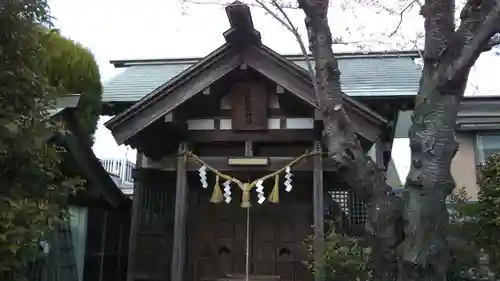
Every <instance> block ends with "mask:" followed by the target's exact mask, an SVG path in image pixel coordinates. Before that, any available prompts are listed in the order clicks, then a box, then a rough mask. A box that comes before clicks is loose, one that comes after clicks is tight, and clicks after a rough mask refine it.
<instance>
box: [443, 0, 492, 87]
mask: <svg viewBox="0 0 500 281" xmlns="http://www.w3.org/2000/svg"><path fill="white" fill-rule="evenodd" d="M492 1H493V0H492ZM475 13H478V11H475ZM483 13H484V11H483ZM472 16H477V14H473V15H472ZM473 21H475V23H476V24H473V23H471V22H473ZM477 22H479V23H477ZM459 30H460V31H461V33H459V34H458V35H461V37H459V38H458V39H457V40H460V39H462V40H464V42H465V45H464V46H463V48H462V51H461V53H460V54H459V56H458V58H457V59H456V60H455V62H454V63H453V65H452V67H450V68H449V69H448V73H447V79H448V81H451V80H455V79H457V78H458V77H457V75H458V74H461V73H464V72H465V71H466V70H467V69H469V68H470V67H471V66H472V65H473V64H474V62H475V61H476V59H477V58H478V57H479V55H480V54H481V52H483V51H484V50H486V49H487V47H488V45H489V43H492V44H494V43H495V42H497V41H498V38H497V37H496V36H494V35H495V34H496V33H497V32H499V31H500V1H494V5H493V6H492V7H491V9H490V10H489V12H488V13H487V15H486V16H485V17H484V20H480V19H467V20H465V21H464V23H463V24H462V25H461V27H460V28H459ZM459 30H457V32H458V31H459ZM493 37H495V39H494V40H493V41H492V42H490V39H493Z"/></svg>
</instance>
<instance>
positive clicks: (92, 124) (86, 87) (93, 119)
mask: <svg viewBox="0 0 500 281" xmlns="http://www.w3.org/2000/svg"><path fill="white" fill-rule="evenodd" d="M41 32H42V40H41V42H42V44H43V46H44V49H45V52H44V57H43V58H42V59H43V60H44V64H43V65H44V68H45V75H46V77H47V79H48V81H49V83H50V85H51V86H53V87H56V88H57V89H58V91H59V92H61V93H77V94H82V96H81V97H80V101H79V103H78V108H77V111H76V115H77V117H78V120H79V121H80V124H81V125H82V129H83V130H84V132H85V133H86V134H87V135H89V136H90V140H92V141H93V135H94V133H95V131H96V129H97V122H98V120H99V115H100V112H101V99H102V85H101V81H100V80H101V79H100V74H99V68H98V66H97V63H96V61H95V59H94V56H93V54H92V53H91V52H90V50H89V49H87V48H85V47H84V46H82V45H81V44H80V43H77V42H75V41H73V40H71V39H68V38H66V37H64V36H62V35H61V34H60V32H59V31H57V30H48V29H43V30H42V31H41Z"/></svg>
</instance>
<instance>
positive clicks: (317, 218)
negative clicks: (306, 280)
mask: <svg viewBox="0 0 500 281" xmlns="http://www.w3.org/2000/svg"><path fill="white" fill-rule="evenodd" d="M314 150H315V151H321V150H322V149H321V142H319V141H316V142H315V143H314ZM323 202H324V201H323V161H322V155H315V156H314V170H313V214H314V239H313V255H314V266H315V267H316V270H317V274H316V275H315V276H314V280H315V281H323V280H325V274H324V265H325V227H324V225H325V219H324V208H323Z"/></svg>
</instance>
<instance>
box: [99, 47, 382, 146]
mask: <svg viewBox="0 0 500 281" xmlns="http://www.w3.org/2000/svg"><path fill="white" fill-rule="evenodd" d="M269 50H270V49H269V48H267V47H264V46H263V45H260V46H252V47H250V48H246V51H240V53H241V54H239V53H238V52H236V51H237V50H232V49H225V51H224V52H223V53H221V54H217V55H213V56H211V58H210V60H204V62H203V64H202V65H200V66H199V67H194V68H189V69H187V70H186V71H184V72H183V73H181V74H179V76H176V77H175V78H174V79H172V80H175V81H169V82H167V83H165V84H164V85H163V86H161V87H159V88H158V89H156V90H155V91H153V92H152V93H151V94H149V95H147V96H146V97H144V98H143V99H141V100H140V101H138V102H137V104H136V105H134V106H133V107H132V108H130V109H129V110H127V111H125V112H123V113H122V114H120V115H118V116H116V117H115V118H113V119H111V120H110V121H108V122H107V123H106V124H105V125H106V127H108V128H109V129H110V130H111V131H112V134H113V136H114V138H115V140H116V142H117V143H118V144H122V143H123V142H125V141H126V140H127V139H129V138H130V137H131V136H133V135H135V134H136V133H138V132H139V131H141V130H142V129H144V128H145V127H147V126H148V125H149V124H151V123H153V122H154V121H156V120H158V119H159V118H161V117H162V116H164V115H165V114H166V113H168V112H171V111H172V110H174V109H175V108H176V107H178V106H179V105H181V104H183V103H184V102H185V101H187V100H188V99H190V98H192V97H193V96H195V95H196V94H198V93H200V92H201V91H202V90H203V89H204V88H206V87H208V86H210V85H211V84H212V83H214V82H215V81H217V80H218V79H220V78H222V77H223V76H224V75H226V74H228V73H229V72H230V71H232V70H233V69H235V68H236V67H238V66H239V65H241V64H242V63H247V64H248V65H249V66H250V67H252V68H254V69H255V70H256V71H258V72H260V73H261V74H263V75H264V76H266V77H268V78H269V79H271V80H273V81H275V82H276V83H278V84H280V85H281V86H283V87H284V88H286V89H287V90H289V91H290V92H291V93H293V94H295V95H297V96H298V97H299V98H300V99H302V100H304V101H305V102H306V103H308V104H310V105H311V106H313V107H316V108H317V105H316V102H315V95H314V88H313V86H312V84H311V82H310V79H309V78H308V74H307V72H305V71H304V70H303V69H299V67H298V66H294V65H293V63H292V62H288V61H287V60H286V59H284V58H282V57H281V56H279V55H277V54H273V53H271V52H269ZM284 62H285V63H284ZM200 68H202V69H200ZM179 84H180V85H179ZM345 100H346V111H347V112H348V113H350V115H351V116H350V117H351V119H352V120H353V122H354V125H355V127H356V131H357V132H358V133H359V134H360V135H362V136H363V137H365V138H366V139H368V140H371V141H374V140H375V139H376V137H377V136H378V135H379V134H380V132H381V131H382V128H381V126H382V125H383V124H385V122H386V121H385V120H384V119H383V118H382V117H380V116H379V115H378V114H376V113H374V112H372V111H371V110H369V109H368V108H366V107H363V106H360V104H359V103H357V102H354V101H353V100H352V99H351V98H349V97H347V96H345ZM356 115H360V116H356Z"/></svg>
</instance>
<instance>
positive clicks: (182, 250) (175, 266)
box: [170, 143, 188, 281]
mask: <svg viewBox="0 0 500 281" xmlns="http://www.w3.org/2000/svg"><path fill="white" fill-rule="evenodd" d="M186 149H187V147H186V145H185V143H181V144H179V155H182V153H183V152H185V151H186ZM186 183H187V180H186V155H184V156H179V157H177V181H176V187H175V210H174V235H173V236H174V238H173V241H172V242H173V244H172V264H171V271H170V274H171V278H170V280H171V281H184V262H185V259H186V221H187V207H188V200H187V196H188V194H187V191H188V188H187V186H186Z"/></svg>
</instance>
